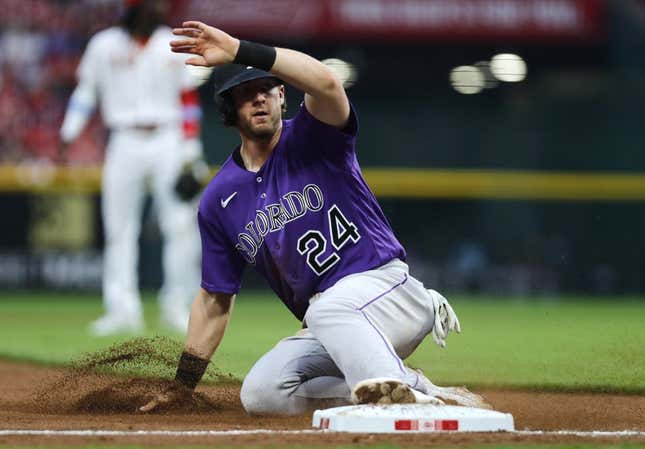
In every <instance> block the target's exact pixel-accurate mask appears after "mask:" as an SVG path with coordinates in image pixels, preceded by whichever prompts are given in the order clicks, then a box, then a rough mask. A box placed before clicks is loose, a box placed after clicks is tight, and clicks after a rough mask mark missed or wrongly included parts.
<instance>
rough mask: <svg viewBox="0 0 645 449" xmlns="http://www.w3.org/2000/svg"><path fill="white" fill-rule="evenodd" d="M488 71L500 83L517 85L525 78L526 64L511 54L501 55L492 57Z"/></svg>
mask: <svg viewBox="0 0 645 449" xmlns="http://www.w3.org/2000/svg"><path fill="white" fill-rule="evenodd" d="M490 70H491V72H492V73H493V75H494V76H495V78H497V79H498V80H500V81H504V82H507V83H517V82H519V81H522V80H524V78H526V62H524V60H523V59H522V58H521V57H520V56H518V55H514V54H512V53H501V54H498V55H495V56H493V58H492V59H491V61H490Z"/></svg>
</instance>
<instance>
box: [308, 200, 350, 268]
mask: <svg viewBox="0 0 645 449" xmlns="http://www.w3.org/2000/svg"><path fill="white" fill-rule="evenodd" d="M327 217H328V219H329V235H330V236H331V244H332V245H333V247H334V248H335V249H336V250H337V251H338V250H340V249H341V248H342V247H343V246H345V244H346V243H347V242H348V241H349V240H351V241H352V243H356V242H358V241H359V240H360V238H361V235H360V234H359V233H358V229H356V226H355V225H354V223H352V222H351V221H349V220H347V218H345V216H344V215H343V213H342V212H341V211H340V209H339V208H338V206H336V205H335V204H334V205H333V206H332V207H330V208H329V210H328V211H327ZM326 249H327V239H326V238H325V236H324V235H323V234H322V233H321V232H320V231H315V230H310V231H307V232H305V233H304V234H303V235H302V236H301V237H300V238H299V239H298V253H299V254H300V255H303V256H304V255H305V254H306V255H307V265H309V268H311V269H312V270H313V271H314V273H316V274H317V275H318V276H320V275H322V274H324V273H325V272H327V271H328V270H329V269H330V268H331V267H333V266H334V265H336V264H337V263H338V261H339V260H340V256H339V255H338V254H337V253H336V252H332V253H331V254H330V255H329V256H328V257H327V258H326V259H324V260H321V255H322V254H324V252H325V250H326Z"/></svg>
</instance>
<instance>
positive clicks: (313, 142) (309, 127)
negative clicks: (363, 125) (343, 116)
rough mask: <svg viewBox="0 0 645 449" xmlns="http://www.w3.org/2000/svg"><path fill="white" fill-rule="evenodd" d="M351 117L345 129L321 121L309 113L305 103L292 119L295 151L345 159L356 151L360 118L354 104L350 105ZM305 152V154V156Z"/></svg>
mask: <svg viewBox="0 0 645 449" xmlns="http://www.w3.org/2000/svg"><path fill="white" fill-rule="evenodd" d="M349 107H350V109H349V118H348V120H347V124H346V125H345V127H344V128H343V129H339V128H336V127H334V126H331V125H328V124H326V123H323V122H321V121H320V120H318V119H317V118H315V117H314V116H313V115H311V114H310V113H309V111H308V110H307V107H306V106H305V103H304V102H303V103H302V105H301V106H300V110H298V112H297V113H296V115H295V116H294V117H293V119H291V127H292V129H293V131H292V138H293V143H294V145H292V147H293V148H294V150H295V151H299V152H304V153H306V154H309V155H313V154H319V155H321V156H323V157H325V158H327V159H336V158H339V159H340V160H344V158H345V157H346V156H347V154H352V153H354V151H355V150H354V146H355V144H356V134H357V133H358V119H357V117H356V112H355V110H354V106H353V105H352V104H351V103H350V105H349ZM304 155H305V154H303V156H304Z"/></svg>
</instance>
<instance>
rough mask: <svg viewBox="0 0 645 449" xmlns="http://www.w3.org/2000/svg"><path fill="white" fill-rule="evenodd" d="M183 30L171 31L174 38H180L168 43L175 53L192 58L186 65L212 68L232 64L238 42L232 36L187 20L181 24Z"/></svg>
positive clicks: (201, 23)
mask: <svg viewBox="0 0 645 449" xmlns="http://www.w3.org/2000/svg"><path fill="white" fill-rule="evenodd" d="M182 27H183V28H175V29H173V30H172V32H173V34H174V35H176V36H182V37H181V38H178V39H175V40H173V41H171V42H170V48H171V50H172V51H173V52H175V53H188V54H192V55H195V56H192V57H190V58H188V59H187V60H186V64H190V65H196V66H203V67H213V66H216V65H221V64H226V63H228V62H233V59H235V55H236V54H237V49H238V48H239V46H240V41H239V40H238V39H236V38H234V37H233V36H231V35H229V34H227V33H225V32H224V31H222V30H219V29H217V28H215V27H212V26H209V25H206V24H205V23H203V22H198V21H195V20H189V21H188V22H184V23H183V24H182Z"/></svg>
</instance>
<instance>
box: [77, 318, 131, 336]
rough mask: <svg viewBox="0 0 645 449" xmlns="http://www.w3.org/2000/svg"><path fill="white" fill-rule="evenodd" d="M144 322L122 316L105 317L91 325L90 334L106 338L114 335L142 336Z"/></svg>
mask: <svg viewBox="0 0 645 449" xmlns="http://www.w3.org/2000/svg"><path fill="white" fill-rule="evenodd" d="M143 327H144V326H143V320H142V319H141V318H132V317H127V316H121V315H110V314H108V315H103V316H102V317H101V318H99V319H98V320H96V321H93V322H91V323H90V325H89V332H90V334H92V335H94V336H95V337H105V336H108V335H114V334H140V333H142V332H143Z"/></svg>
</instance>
